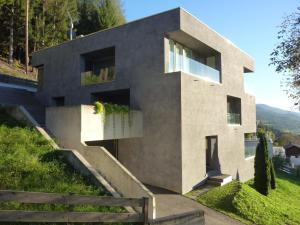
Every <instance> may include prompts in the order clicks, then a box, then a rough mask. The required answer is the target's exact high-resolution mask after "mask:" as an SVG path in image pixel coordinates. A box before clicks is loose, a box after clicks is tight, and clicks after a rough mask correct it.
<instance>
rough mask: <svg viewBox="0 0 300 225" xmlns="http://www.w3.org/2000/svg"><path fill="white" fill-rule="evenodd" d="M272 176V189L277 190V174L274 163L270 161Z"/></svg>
mask: <svg viewBox="0 0 300 225" xmlns="http://www.w3.org/2000/svg"><path fill="white" fill-rule="evenodd" d="M270 175H271V181H270V185H271V188H272V189H276V174H275V170H274V165H273V161H272V160H271V159H270Z"/></svg>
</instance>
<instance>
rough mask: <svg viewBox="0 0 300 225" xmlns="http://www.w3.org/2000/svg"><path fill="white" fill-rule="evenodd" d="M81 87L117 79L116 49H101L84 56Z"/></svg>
mask: <svg viewBox="0 0 300 225" xmlns="http://www.w3.org/2000/svg"><path fill="white" fill-rule="evenodd" d="M82 62H83V63H82V70H81V85H82V86H85V85H91V84H98V83H104V82H109V81H113V80H114V79H115V48H114V47H112V48H107V49H101V50H98V51H94V52H90V53H86V54H83V55H82Z"/></svg>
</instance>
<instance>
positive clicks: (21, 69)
mask: <svg viewBox="0 0 300 225" xmlns="http://www.w3.org/2000/svg"><path fill="white" fill-rule="evenodd" d="M31 70H32V67H30V68H29V72H28V74H26V73H25V66H24V65H22V64H21V63H20V62H19V61H17V60H14V63H13V65H8V63H7V62H6V60H5V59H3V58H1V57H0V74H6V75H9V76H12V77H18V78H22V79H26V80H33V81H37V74H36V72H35V71H33V72H32V71H31Z"/></svg>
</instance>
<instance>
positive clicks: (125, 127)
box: [81, 105, 143, 142]
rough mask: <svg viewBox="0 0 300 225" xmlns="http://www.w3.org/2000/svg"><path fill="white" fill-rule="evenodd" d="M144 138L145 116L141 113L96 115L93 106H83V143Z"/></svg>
mask: <svg viewBox="0 0 300 225" xmlns="http://www.w3.org/2000/svg"><path fill="white" fill-rule="evenodd" d="M142 136H143V116H142V113H141V112H140V111H137V110H131V111H130V112H129V113H128V114H126V113H124V114H122V113H112V114H109V115H106V116H105V115H101V114H95V113H94V107H93V106H92V105H82V106H81V141H82V142H85V141H95V140H111V139H123V138H132V137H142Z"/></svg>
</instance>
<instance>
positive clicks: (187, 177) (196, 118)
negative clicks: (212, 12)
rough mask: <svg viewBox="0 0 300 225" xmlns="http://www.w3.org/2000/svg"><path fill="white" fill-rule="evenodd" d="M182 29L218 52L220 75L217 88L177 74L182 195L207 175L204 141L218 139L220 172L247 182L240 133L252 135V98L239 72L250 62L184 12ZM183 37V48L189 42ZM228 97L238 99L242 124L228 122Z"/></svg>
mask: <svg viewBox="0 0 300 225" xmlns="http://www.w3.org/2000/svg"><path fill="white" fill-rule="evenodd" d="M195 27H197V29H195ZM181 30H182V31H183V32H184V33H186V34H188V35H189V36H191V37H192V38H194V39H196V40H201V42H203V43H204V44H206V45H208V46H210V47H211V48H213V49H215V50H217V51H218V52H220V54H221V76H222V83H221V84H218V83H213V82H209V81H206V80H203V79H201V78H198V77H194V76H190V75H188V74H185V73H181V96H182V97H181V107H182V109H181V111H182V114H181V117H182V167H183V170H182V174H183V175H182V176H183V184H182V186H183V187H182V192H183V193H185V192H187V191H189V190H191V189H192V188H193V187H194V185H195V184H197V182H199V181H201V180H203V178H204V177H205V175H206V136H215V135H216V136H218V160H219V162H218V163H219V164H220V170H221V172H222V173H224V174H230V175H232V177H233V178H238V179H241V180H242V181H245V180H248V179H249V178H251V177H252V176H253V174H254V170H253V159H249V160H246V159H245V156H244V133H251V132H255V131H256V117H255V99H254V97H253V96H250V95H247V94H245V92H244V74H243V71H244V68H247V69H249V70H253V61H252V59H250V58H249V57H248V56H247V55H245V54H244V53H243V52H241V51H240V50H239V49H238V48H237V47H235V46H233V45H232V44H231V43H230V42H228V41H226V40H225V39H224V38H222V37H220V35H218V34H217V33H215V32H213V31H211V30H210V29H209V28H208V27H207V26H206V25H203V24H202V23H201V22H200V21H199V20H197V19H196V18H194V17H192V16H191V15H190V14H188V13H187V12H185V11H181ZM184 37H185V36H183V35H182V36H181V40H182V41H183V44H184V42H185V41H188V40H189V39H188V38H184ZM228 95H229V96H234V97H238V98H240V99H241V106H242V110H241V114H242V124H241V125H231V124H228V123H227V96H228ZM195 103H197V104H195Z"/></svg>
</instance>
